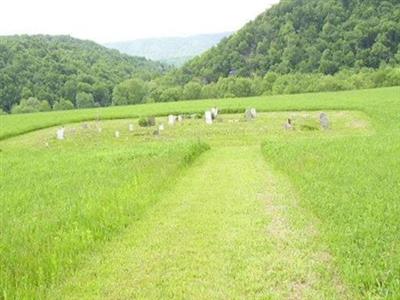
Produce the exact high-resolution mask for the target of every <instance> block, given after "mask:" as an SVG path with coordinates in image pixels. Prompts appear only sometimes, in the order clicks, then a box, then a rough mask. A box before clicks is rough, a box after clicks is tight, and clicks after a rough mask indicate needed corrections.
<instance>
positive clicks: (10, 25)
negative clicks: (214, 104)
mask: <svg viewBox="0 0 400 300" xmlns="http://www.w3.org/2000/svg"><path fill="white" fill-rule="evenodd" d="M277 2H279V0H1V4H0V35H10V34H25V33H26V34H37V33H45V34H69V35H72V36H74V37H77V38H83V39H91V40H95V41H97V42H100V43H104V42H110V41H122V40H130V39H137V38H148V37H163V36H186V35H192V34H198V33H216V32H224V31H234V30H237V29H239V28H240V27H241V26H243V25H244V24H245V23H247V22H248V21H250V20H252V19H254V18H255V17H256V16H257V15H258V14H260V13H261V12H263V11H264V10H265V9H267V8H268V7H270V6H271V4H274V3H277Z"/></svg>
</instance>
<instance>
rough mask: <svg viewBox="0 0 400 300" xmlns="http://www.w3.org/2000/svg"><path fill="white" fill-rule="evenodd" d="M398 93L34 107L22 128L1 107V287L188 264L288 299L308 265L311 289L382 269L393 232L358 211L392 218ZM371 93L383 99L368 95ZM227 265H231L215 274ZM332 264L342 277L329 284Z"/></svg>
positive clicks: (146, 291) (89, 286)
mask: <svg viewBox="0 0 400 300" xmlns="http://www.w3.org/2000/svg"><path fill="white" fill-rule="evenodd" d="M375 93H378V92H375ZM374 95H375V96H374ZM396 95H397V91H393V92H391V90H390V89H389V90H382V91H380V93H378V94H374V93H373V92H371V91H366V92H357V93H356V92H354V93H334V94H331V96H329V95H328V96H326V95H323V96H320V95H317V96H315V97H316V98H315V99H316V100H315V99H313V101H308V99H309V98H310V95H303V96H301V97H303V98H299V96H292V97H289V96H288V98H287V99H286V97H285V98H284V99H280V101H275V99H272V100H271V101H265V100H264V99H262V100H257V99H243V100H240V102H234V101H233V100H226V101H225V100H221V101H218V103H215V102H214V101H208V102H207V101H201V102H195V101H191V102H190V103H187V104H185V105H183V104H181V103H177V104H171V105H168V106H167V107H166V106H161V105H160V106H157V105H155V106H153V105H151V104H150V105H144V106H143V107H140V106H138V107H137V108H135V110H137V111H135V110H131V109H132V108H131V107H124V108H110V110H108V109H107V110H96V111H93V112H92V111H90V110H88V111H84V114H85V115H82V114H81V115H80V114H79V113H77V112H66V113H62V114H60V115H54V114H52V113H48V114H42V115H37V116H36V115H35V117H34V118H33V117H31V116H27V117H28V118H32V120H31V121H30V122H31V123H29V122H24V126H25V124H30V126H31V127H29V128H28V129H29V132H26V130H27V127H24V126H20V124H22V123H21V122H19V119H18V115H16V116H11V118H9V116H6V117H3V119H2V120H3V123H2V124H3V125H4V126H3V127H2V128H0V136H2V134H3V136H5V134H8V133H7V132H6V133H4V132H5V131H8V132H17V131H19V132H20V134H18V135H16V136H15V135H14V136H13V137H11V138H3V140H1V141H0V149H1V151H0V155H1V157H2V168H3V170H4V172H3V173H2V174H1V176H2V177H1V182H2V184H3V185H2V186H3V187H4V188H3V189H2V190H1V193H2V197H1V198H2V199H5V200H3V206H4V207H5V208H6V209H4V210H2V211H1V214H2V222H3V223H2V224H3V225H4V226H7V228H9V230H8V231H7V232H5V234H3V235H2V236H1V238H0V241H1V243H2V244H1V245H8V246H3V248H1V251H2V259H3V260H0V264H2V265H1V267H2V271H1V272H3V273H1V276H3V277H2V280H3V282H4V285H5V286H6V287H7V290H8V291H12V293H13V296H15V298H26V299H40V298H49V299H64V298H68V297H72V298H76V299H78V298H80V297H83V298H88V299H92V298H96V295H102V296H104V295H107V296H105V297H106V298H112V299H119V298H120V299H128V298H144V299H145V298H148V296H149V295H152V293H153V292H154V291H155V290H157V289H155V286H156V285H157V284H158V282H162V286H163V288H166V289H167V288H168V289H171V288H173V289H174V290H175V289H177V290H179V289H184V288H185V287H186V284H185V281H184V280H183V277H185V278H186V277H190V278H197V277H196V276H200V278H201V281H202V282H205V283H206V284H208V285H212V284H213V282H218V281H221V284H222V285H226V284H229V283H231V282H235V284H238V286H240V283H241V282H246V286H245V287H244V288H243V290H241V291H240V293H243V294H244V295H250V294H251V295H256V293H257V291H259V283H261V284H262V285H265V286H266V287H267V288H268V289H270V290H271V291H274V289H279V291H282V295H283V296H284V298H285V297H286V296H288V298H290V297H289V296H290V295H291V292H292V290H291V288H290V287H291V286H292V284H293V280H298V279H299V278H305V279H304V280H306V281H307V280H309V277H308V276H311V277H312V278H313V280H316V281H315V282H316V285H310V286H309V292H310V293H312V294H313V295H317V296H318V297H317V298H319V299H325V298H327V299H335V298H338V297H339V299H340V298H341V297H342V296H343V295H344V296H345V297H347V294H346V288H347V287H348V286H349V282H350V283H351V282H353V280H356V279H354V278H362V276H361V275H360V274H364V273H366V272H370V273H371V274H375V275H374V276H378V274H379V273H380V272H385V271H387V270H391V268H392V267H391V266H390V265H387V264H383V263H382V264H381V262H384V261H385V260H386V258H387V256H382V255H381V249H384V245H386V244H385V243H386V242H387V241H389V240H390V241H392V242H393V241H395V240H396V239H397V232H398V231H397V230H396V231H392V229H390V227H364V225H365V224H368V223H364V221H361V220H365V221H368V222H372V221H371V220H377V219H379V220H381V221H382V222H383V221H389V220H390V222H392V223H393V224H395V223H396V222H397V218H398V216H397V214H396V213H395V212H396V209H395V207H396V205H397V202H396V201H395V200H394V199H396V197H397V194H398V189H397V188H396V186H395V185H393V184H392V183H394V182H398V181H397V179H398V173H397V172H393V171H392V170H394V169H396V166H397V163H398V161H397V157H398V156H397V155H396V153H397V152H398V148H396V147H398V143H396V142H395V141H396V139H397V138H398V131H397V130H398V123H397V121H395V120H396V117H397V113H396V107H397V106H396V103H397V102H396V97H397V96H396ZM319 97H320V98H319ZM327 97H332V99H335V101H340V103H342V104H341V105H336V104H335V105H333V104H332V103H336V102H330V101H329V100H327ZM369 97H372V98H369ZM376 97H381V98H382V99H386V100H382V101H386V102H385V103H386V105H377V106H373V105H374V102H373V101H372V100H370V102H368V99H375V98H376ZM348 99H352V100H351V101H350V100H348ZM357 99H359V100H357ZM365 99H367V100H365ZM232 101H233V102H232ZM367 104H368V105H367ZM389 107H391V109H392V110H393V112H391V111H390V110H388V108H389ZM157 109H159V111H157ZM99 112H102V113H99ZM397 112H398V111H397ZM90 114H93V117H90V116H91V115H90ZM82 116H89V117H87V118H82ZM388 116H390V117H388ZM24 117H25V118H26V116H24ZM0 118H1V116H0ZM45 118H48V119H45ZM38 120H40V123H35V122H38ZM60 120H62V123H59V121H60ZM11 121H13V123H9V122H11ZM56 121H57V122H58V123H55V122H56ZM35 124H39V125H40V124H42V125H40V126H39V125H35ZM395 124H397V125H395ZM34 126H37V128H36V129H34ZM396 126H397V127H396ZM32 128H33V129H32ZM396 151H397V152H396ZM387 166H392V168H387ZM393 166H394V168H393ZM368 170H376V172H377V173H374V172H370V171H368ZM377 174H378V175H379V176H378V177H377V176H376V175H377ZM380 176H384V178H385V180H383V181H382V180H380V181H379V185H377V184H376V179H377V178H381V177H380ZM205 186H207V187H212V188H207V189H205V188H204V187H205ZM355 186H359V188H358V189H357V190H355V189H354V187H355ZM382 186H383V187H384V188H382ZM32 187H34V189H32ZM28 191H29V192H28ZM354 191H356V192H354ZM359 193H362V197H361V198H360V194H359ZM382 199H384V202H381V200H382ZM382 203H384V205H382ZM371 204H373V206H371ZM371 207H373V210H371ZM388 208H391V209H388ZM355 215H359V216H360V218H354V216H355ZM292 224H295V225H292ZM360 224H361V225H360ZM363 224H364V225H363ZM359 226H362V227H359ZM360 228H368V230H367V231H365V232H364V233H363V235H362V237H363V238H365V239H366V240H368V241H369V242H370V243H371V245H375V246H376V247H368V248H367V250H368V255H367V254H366V253H365V252H364V251H366V250H365V248H363V249H364V250H363V249H362V248H358V247H357V246H356V245H357V244H358V242H359V240H357V239H355V238H354V237H358V238H360V230H361V229H360ZM342 232H345V233H346V234H345V235H338V234H339V233H342ZM220 236H224V237H225V238H224V239H223V240H221V239H220V238H219V237H220ZM320 237H324V240H323V241H321V238H320ZM349 247H350V248H351V249H352V251H353V252H354V256H353V254H349V252H348V251H349ZM237 249H240V251H237ZM327 251H329V254H326V253H327ZM27 253H30V255H27ZM321 257H323V259H320V258H321ZM334 257H338V258H340V259H341V260H340V263H337V262H336V263H334V262H333V258H334ZM372 257H373V258H374V259H370V258H372ZM11 258H12V259H11ZM314 258H317V259H316V260H314ZM330 258H332V260H331V259H330ZM360 258H362V259H363V261H364V262H365V264H364V265H362V266H360V265H357V264H355V263H354V262H355V261H357V260H358V259H360ZM231 259H234V261H235V262H231V261H230V260H231ZM377 261H379V262H380V263H379V264H376V262H377ZM227 265H229V266H233V265H235V266H237V267H238V268H239V269H240V271H238V272H236V273H235V276H234V277H231V276H227V277H225V276H226V274H225V273H224V272H225V271H224V268H225V267H226V266H227ZM143 266H145V267H143ZM215 266H221V267H218V268H216V267H215ZM265 266H268V267H269V270H270V271H271V274H270V275H271V276H273V277H274V278H275V276H278V277H279V282H275V281H271V280H270V279H269V277H268V278H265V277H264V276H270V275H269V273H265V272H264V267H265ZM288 266H298V268H291V267H288ZM394 266H395V265H394ZM17 268H18V269H19V270H21V275H18V276H17V275H12V274H15V273H13V272H14V271H13V270H15V269H17ZM149 269H151V270H152V271H151V272H148V271H146V270H149ZM104 270H106V271H104ZM165 270H170V273H168V274H169V276H170V277H169V278H168V279H165V277H164V276H163V274H165ZM174 270H182V271H179V272H178V271H174ZM339 271H340V272H342V273H341V274H342V278H344V279H343V281H341V282H340V283H338V284H341V285H343V286H344V287H343V289H342V288H341V289H337V285H334V286H332V282H334V281H335V280H337V276H338V275H337V274H338V272H339ZM374 272H375V273H374ZM202 274H207V276H205V275H202ZM254 274H256V275H254ZM322 274H323V275H322ZM356 275H357V276H356ZM182 276H183V277H182ZM253 276H256V277H257V280H249V278H253ZM359 276H361V277H359ZM23 278H25V279H23ZM109 278H111V280H109ZM24 280H26V281H24ZM344 280H345V281H344ZM357 280H358V279H357ZM365 280H368V279H365ZM23 281H24V282H26V283H25V284H24V285H23V286H22V285H21V282H23ZM126 283H129V284H126ZM15 286H17V287H18V288H13V287H15ZM42 286H45V287H46V288H45V289H41V287H42ZM196 291H197V290H196ZM213 291H214V290H211V291H209V293H210V294H208V295H209V297H210V298H211V299H213V298H218V295H217V294H215V293H214V292H213ZM338 291H339V296H338V294H337V293H338ZM199 293H200V291H199ZM249 293H250V294H249ZM340 293H343V294H340ZM82 295H84V296H82ZM197 295H199V294H197ZM228 298H229V297H228ZM233 298H235V297H233Z"/></svg>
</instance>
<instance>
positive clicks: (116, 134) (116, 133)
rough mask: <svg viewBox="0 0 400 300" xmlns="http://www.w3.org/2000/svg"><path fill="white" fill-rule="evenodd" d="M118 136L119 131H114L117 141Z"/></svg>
mask: <svg viewBox="0 0 400 300" xmlns="http://www.w3.org/2000/svg"><path fill="white" fill-rule="evenodd" d="M119 136H120V134H119V131H118V130H117V131H115V137H116V138H117V139H118V138H119Z"/></svg>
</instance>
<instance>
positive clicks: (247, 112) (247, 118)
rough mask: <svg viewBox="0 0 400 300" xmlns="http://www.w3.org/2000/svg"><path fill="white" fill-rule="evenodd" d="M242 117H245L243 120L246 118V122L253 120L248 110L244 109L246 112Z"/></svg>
mask: <svg viewBox="0 0 400 300" xmlns="http://www.w3.org/2000/svg"><path fill="white" fill-rule="evenodd" d="M244 116H245V118H246V120H247V121H251V120H253V115H252V113H251V110H250V109H246V112H245V113H244Z"/></svg>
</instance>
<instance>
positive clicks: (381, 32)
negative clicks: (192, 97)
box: [178, 0, 400, 82]
mask: <svg viewBox="0 0 400 300" xmlns="http://www.w3.org/2000/svg"><path fill="white" fill-rule="evenodd" d="M399 42H400V3H399V2H398V1H397V0H388V1H377V0H367V1H364V0H363V1H361V0H307V1H305V0H282V1H281V2H280V3H279V4H277V5H275V6H273V7H272V8H271V9H269V10H267V11H266V12H264V13H263V14H261V15H260V16H258V17H257V18H256V20H254V21H252V22H250V23H248V24H247V25H246V26H245V27H244V28H243V29H241V30H240V31H239V32H237V33H236V34H234V35H232V36H231V37H229V38H228V39H225V40H223V41H222V42H221V43H220V44H219V45H218V46H217V47H215V48H213V49H211V50H209V51H208V52H206V53H205V54H204V55H202V56H200V57H198V58H195V59H193V60H192V61H190V62H188V63H187V64H186V65H185V66H184V67H183V68H182V70H181V71H180V72H179V73H178V77H179V76H181V77H184V78H185V80H186V81H189V80H191V79H194V78H198V79H201V80H202V81H203V82H215V81H217V80H218V79H219V78H220V77H228V76H229V75H238V76H241V77H251V76H254V75H259V76H264V75H265V74H266V73H267V72H269V71H275V72H277V73H281V74H287V73H292V72H301V73H313V72H320V73H324V74H335V73H337V72H338V71H340V70H343V69H358V70H359V69H361V68H364V67H367V68H378V67H380V66H382V65H387V64H399V63H400V48H399Z"/></svg>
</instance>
